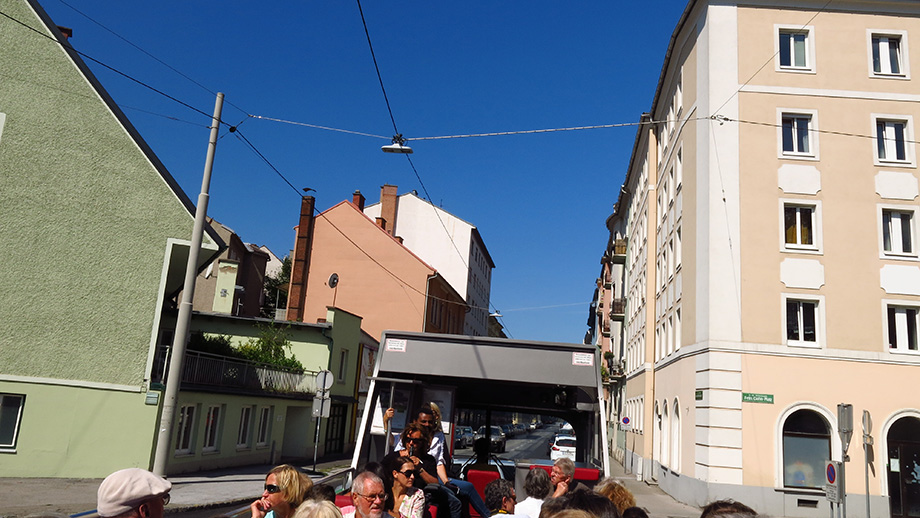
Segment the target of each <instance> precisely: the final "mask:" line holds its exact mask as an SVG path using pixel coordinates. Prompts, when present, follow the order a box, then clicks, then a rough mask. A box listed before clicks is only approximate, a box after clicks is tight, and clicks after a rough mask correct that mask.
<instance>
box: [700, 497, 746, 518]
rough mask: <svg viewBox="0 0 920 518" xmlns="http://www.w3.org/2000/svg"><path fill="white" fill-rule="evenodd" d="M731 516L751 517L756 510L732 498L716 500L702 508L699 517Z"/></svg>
mask: <svg viewBox="0 0 920 518" xmlns="http://www.w3.org/2000/svg"><path fill="white" fill-rule="evenodd" d="M729 515H730V516H732V517H744V518H753V517H755V516H757V511H755V510H753V509H751V508H750V507H748V506H746V505H744V504H742V503H741V502H735V501H734V500H716V501H715V502H712V503H711V504H709V505H707V506H706V507H704V508H703V513H702V514H701V515H700V518H713V517H718V516H729Z"/></svg>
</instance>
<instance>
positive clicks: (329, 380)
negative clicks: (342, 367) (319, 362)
mask: <svg viewBox="0 0 920 518" xmlns="http://www.w3.org/2000/svg"><path fill="white" fill-rule="evenodd" d="M333 383H335V378H333V376H332V372H331V371H327V370H321V371H319V372H317V373H316V392H320V391H326V390H329V389H330V388H332V384H333Z"/></svg>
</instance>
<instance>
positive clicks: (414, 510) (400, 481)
mask: <svg viewBox="0 0 920 518" xmlns="http://www.w3.org/2000/svg"><path fill="white" fill-rule="evenodd" d="M390 474H391V475H390V476H391V477H392V478H393V490H392V492H391V499H390V500H391V501H392V502H393V509H394V510H393V511H390V515H392V516H393V517H394V518H422V515H423V514H424V513H425V493H424V492H423V491H422V490H421V489H419V488H417V487H414V482H415V463H414V462H413V461H412V459H410V458H409V457H399V458H397V459H396V460H395V461H394V463H393V469H392V470H390Z"/></svg>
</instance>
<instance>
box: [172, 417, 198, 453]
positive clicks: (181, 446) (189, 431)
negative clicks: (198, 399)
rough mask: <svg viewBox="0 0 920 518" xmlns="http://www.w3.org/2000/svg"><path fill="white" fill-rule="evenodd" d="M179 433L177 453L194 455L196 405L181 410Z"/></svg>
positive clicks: (177, 436) (177, 435)
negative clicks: (193, 437) (193, 440)
mask: <svg viewBox="0 0 920 518" xmlns="http://www.w3.org/2000/svg"><path fill="white" fill-rule="evenodd" d="M178 432H179V433H177V434H176V453H177V454H186V453H192V435H193V434H194V432H195V405H182V407H180V408H179V430H178Z"/></svg>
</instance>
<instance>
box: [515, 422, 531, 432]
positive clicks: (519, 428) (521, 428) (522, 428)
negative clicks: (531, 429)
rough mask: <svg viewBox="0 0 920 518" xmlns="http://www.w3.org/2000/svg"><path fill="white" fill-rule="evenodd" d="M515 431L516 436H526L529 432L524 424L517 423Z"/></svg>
mask: <svg viewBox="0 0 920 518" xmlns="http://www.w3.org/2000/svg"><path fill="white" fill-rule="evenodd" d="M514 431H515V435H526V434H527V431H528V430H527V427H526V426H524V424H523V423H516V424H515V425H514Z"/></svg>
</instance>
